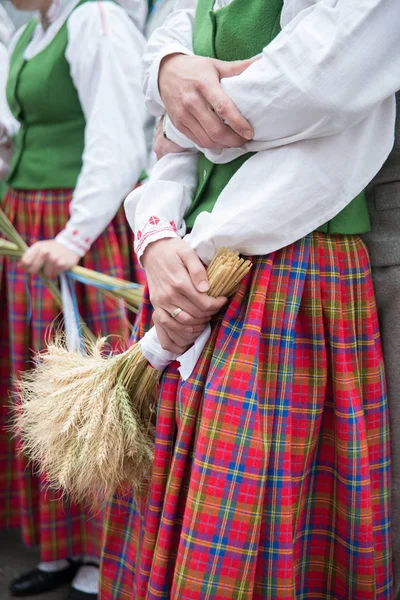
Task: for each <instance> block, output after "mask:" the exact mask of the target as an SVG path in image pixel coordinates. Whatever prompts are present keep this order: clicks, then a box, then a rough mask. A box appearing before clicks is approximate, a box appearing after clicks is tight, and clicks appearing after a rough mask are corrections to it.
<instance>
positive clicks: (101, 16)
mask: <svg viewBox="0 0 400 600" xmlns="http://www.w3.org/2000/svg"><path fill="white" fill-rule="evenodd" d="M77 4H78V0H54V2H53V4H52V6H51V7H50V9H49V11H48V14H47V19H48V22H49V26H48V27H47V28H46V29H44V28H43V26H42V24H41V23H40V22H38V24H37V27H36V29H35V32H34V35H33V38H32V40H31V42H30V43H29V45H28V46H27V48H26V51H25V58H26V59H27V60H29V59H30V58H32V57H33V56H35V55H36V54H38V53H39V52H40V51H42V50H43V49H44V48H45V47H47V46H48V44H49V43H50V42H51V41H52V40H53V39H54V37H55V36H56V34H57V33H58V31H59V30H60V28H61V27H62V25H63V24H64V23H65V21H66V20H67V18H68V17H69V16H70V15H71V12H72V10H73V9H74V8H75V6H76V5H77ZM121 4H123V5H124V6H125V7H126V8H127V9H129V12H130V14H131V16H132V17H134V18H135V19H136V25H135V24H134V22H133V21H132V20H131V19H130V18H129V17H128V14H127V12H126V10H124V9H123V8H121V6H118V5H117V4H115V3H114V2H87V3H85V4H83V5H82V6H80V7H79V8H77V9H76V10H75V11H74V12H73V14H72V15H71V16H70V18H69V20H68V46H67V51H66V58H67V61H68V63H69V65H70V69H71V76H72V80H73V83H74V85H75V87H76V89H77V91H78V95H79V99H80V102H81V105H82V110H83V113H84V115H85V119H86V128H85V149H84V154H83V167H82V171H81V173H80V176H79V179H78V182H77V185H76V188H75V190H74V195H73V199H72V202H71V206H70V215H71V216H70V219H69V221H68V223H67V224H66V227H65V229H64V230H63V231H61V232H60V233H59V234H58V236H57V238H56V239H57V240H58V241H60V242H62V243H63V244H65V245H66V246H68V247H69V248H71V249H73V250H74V251H75V252H77V253H78V254H79V255H81V256H82V255H83V254H85V252H86V251H87V250H88V249H89V248H90V246H91V244H92V243H93V242H94V240H95V239H96V238H97V237H98V236H99V235H100V234H101V233H102V231H104V229H105V228H106V227H107V225H108V224H109V223H110V221H111V220H112V219H113V217H114V216H115V214H116V213H117V211H118V209H119V207H120V206H121V203H122V202H123V200H124V198H125V197H126V195H127V194H128V193H129V192H130V191H131V190H132V189H133V187H134V186H135V184H136V182H137V181H138V179H139V176H140V173H141V171H142V169H143V168H144V167H145V164H146V146H145V140H144V134H143V123H144V118H145V108H144V103H143V97H142V92H141V73H142V67H141V59H142V53H143V49H144V45H145V40H144V37H143V35H142V33H141V28H142V27H143V25H144V18H145V15H146V12H147V2H146V0H121ZM21 33H22V30H20V31H19V32H18V33H17V35H16V36H15V38H14V40H13V43H12V46H11V49H10V51H11V52H12V50H13V48H14V47H15V44H16V42H17V40H18V37H19V35H21ZM0 118H1V115H0ZM3 126H4V127H5V129H6V130H7V132H8V133H9V135H10V136H13V135H15V133H16V132H17V130H18V126H19V125H18V123H16V122H15V120H14V119H12V118H8V119H7V118H5V119H3ZM76 232H78V235H77V234H76Z"/></svg>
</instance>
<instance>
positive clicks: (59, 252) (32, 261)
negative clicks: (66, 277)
mask: <svg viewBox="0 0 400 600" xmlns="http://www.w3.org/2000/svg"><path fill="white" fill-rule="evenodd" d="M80 258H81V257H80V256H79V255H78V254H77V253H76V252H74V251H73V250H70V249H69V248H67V247H66V246H64V245H63V244H60V242H56V240H46V241H43V242H36V243H35V244H33V245H32V246H31V247H30V248H29V249H28V250H27V251H26V252H25V254H24V256H23V257H22V258H21V260H20V266H21V267H22V268H23V269H25V271H27V272H28V273H38V272H39V271H40V270H41V269H43V271H44V273H45V275H47V276H48V277H56V276H57V275H60V273H63V272H64V271H69V269H72V267H75V266H76V265H77V264H78V262H79V261H80Z"/></svg>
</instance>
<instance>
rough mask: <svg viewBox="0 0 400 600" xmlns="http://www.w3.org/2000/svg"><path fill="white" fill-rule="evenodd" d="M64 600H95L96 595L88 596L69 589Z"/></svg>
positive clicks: (85, 593)
mask: <svg viewBox="0 0 400 600" xmlns="http://www.w3.org/2000/svg"><path fill="white" fill-rule="evenodd" d="M66 600H97V594H88V593H87V592H81V590H76V589H75V588H71V589H70V592H69V594H68V596H67V598H66Z"/></svg>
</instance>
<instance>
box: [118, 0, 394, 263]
mask: <svg viewBox="0 0 400 600" xmlns="http://www.w3.org/2000/svg"><path fill="white" fill-rule="evenodd" d="M217 2H218V6H216V7H220V6H221V4H220V3H221V2H223V3H224V0H217ZM196 4H197V2H196V0H182V2H181V4H180V5H179V4H178V7H177V9H178V10H177V11H176V12H174V13H173V14H172V15H171V17H170V18H169V19H168V21H167V22H166V23H165V24H164V26H163V27H161V28H159V29H158V30H157V31H155V32H154V34H153V36H152V37H151V39H150V41H149V43H148V46H147V49H146V53H145V57H144V62H145V79H144V92H145V96H146V102H147V107H148V109H149V110H150V112H152V114H154V115H162V114H163V112H164V110H165V108H164V106H163V103H162V100H161V97H160V95H159V91H158V70H159V64H160V61H161V59H162V58H163V57H164V56H166V55H167V54H169V53H172V52H183V53H187V54H191V53H193V48H192V36H193V21H194V14H195V10H196ZM281 25H282V31H281V33H280V34H279V35H278V36H277V37H276V38H275V40H274V41H273V42H272V43H271V44H270V45H268V46H267V47H266V48H265V49H264V51H263V53H262V55H261V58H260V60H258V61H257V62H256V63H254V64H253V65H252V66H251V67H250V68H248V69H247V70H246V71H245V72H244V73H243V74H242V75H240V76H238V77H233V78H230V79H225V80H223V81H222V85H223V87H224V89H225V90H226V91H227V93H228V94H229V95H230V96H231V98H232V99H233V100H234V102H235V103H236V105H237V106H238V108H239V109H240V111H241V112H242V114H243V115H244V116H245V117H246V118H247V119H248V120H249V121H250V122H251V124H252V126H253V127H254V130H255V137H254V140H253V141H252V142H250V143H249V144H246V146H244V147H243V148H242V149H228V150H221V151H211V150H205V153H206V155H207V157H208V158H210V160H211V161H212V162H215V163H218V162H220V163H225V162H230V161H231V160H232V159H233V158H235V157H237V156H239V155H241V154H243V153H245V152H248V151H250V150H251V151H255V152H256V154H255V155H254V156H252V157H251V158H250V159H249V160H248V161H247V162H246V163H245V164H244V165H243V166H242V167H241V168H240V170H239V171H238V172H237V173H236V174H235V176H234V177H233V178H232V180H231V181H230V182H229V184H228V185H227V186H226V188H225V189H224V190H223V192H222V194H221V195H220V197H219V198H218V200H217V203H216V205H215V207H214V209H213V211H212V212H211V213H205V212H204V213H201V214H200V215H199V217H198V218H197V219H196V222H195V224H194V227H193V229H192V232H191V234H190V235H189V236H187V238H186V239H187V241H188V242H189V243H190V244H191V245H192V247H194V248H195V249H196V251H197V252H198V254H199V256H200V257H201V258H202V259H203V260H204V261H205V262H209V261H210V259H211V258H212V256H213V255H214V253H215V250H216V248H218V247H220V246H229V247H231V248H233V249H237V250H239V251H241V252H243V253H247V254H266V253H269V252H272V251H274V250H277V249H279V248H281V247H283V246H286V245H287V244H290V243H292V242H294V241H296V240H297V239H300V238H301V237H303V236H304V235H306V234H308V233H310V232H311V231H313V230H315V229H316V228H318V227H319V226H320V225H322V224H324V223H325V222H327V221H328V220H330V219H331V218H333V217H334V216H335V215H336V214H338V213H339V212H340V211H341V210H342V209H343V208H344V207H345V206H346V205H347V204H348V203H349V202H350V201H351V200H352V199H353V198H354V197H355V196H356V195H357V194H358V193H359V192H360V191H362V190H363V189H364V188H365V186H366V185H367V184H368V183H369V182H370V181H371V180H372V178H373V177H374V175H375V174H376V173H377V172H378V171H379V169H380V168H381V166H382V164H383V163H384V161H385V159H386V157H387V156H388V154H389V152H390V150H391V148H392V145H393V138H394V120H395V102H394V93H395V92H396V91H397V90H398V89H400V53H399V52H398V32H399V31H400V11H399V9H398V0H315V1H312V0H286V1H285V3H284V8H283V11H282V15H281ZM173 130H174V128H172V127H171V126H170V127H169V129H168V136H169V137H171V139H173V140H174V141H177V142H178V143H180V144H181V145H183V146H184V147H192V148H193V145H192V144H191V142H189V140H187V139H186V138H185V136H182V135H181V134H177V135H176V136H175V135H174V131H173ZM175 133H176V131H175ZM196 164H197V156H196V154H194V153H193V152H191V153H189V154H180V155H178V156H176V155H175V156H173V155H170V156H167V157H165V158H164V159H163V160H162V161H160V164H159V165H158V168H157V169H156V170H155V171H154V173H153V174H152V177H151V179H150V184H147V185H146V186H143V189H141V190H138V191H137V192H135V193H133V194H131V195H130V197H129V198H128V201H127V202H126V212H127V215H128V219H129V221H130V223H131V224H132V226H133V228H134V231H135V233H136V238H137V241H136V248H137V251H138V254H139V255H140V254H142V253H143V251H144V249H145V247H146V245H147V244H148V243H150V242H151V241H155V240H156V239H160V238H161V237H166V236H171V237H172V236H175V235H177V232H178V233H179V234H181V235H183V234H184V232H185V223H184V215H185V212H186V211H187V209H188V206H190V202H191V200H192V198H193V194H194V191H195V189H196V186H197V176H196V173H195V168H196ZM185 165H186V167H185ZM171 175H172V176H171ZM203 176H204V177H207V173H206V172H205V173H204V174H203ZM171 180H172V182H173V185H170V184H168V182H169V181H171ZM152 185H154V186H156V189H157V194H156V193H153V191H152V188H151V186H152Z"/></svg>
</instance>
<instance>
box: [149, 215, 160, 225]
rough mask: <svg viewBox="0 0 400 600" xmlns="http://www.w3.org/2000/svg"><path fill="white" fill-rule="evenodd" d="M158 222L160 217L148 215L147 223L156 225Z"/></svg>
mask: <svg viewBox="0 0 400 600" xmlns="http://www.w3.org/2000/svg"><path fill="white" fill-rule="evenodd" d="M159 222H160V219H159V218H158V217H154V216H153V217H150V219H149V223H150V225H158V224H159Z"/></svg>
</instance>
